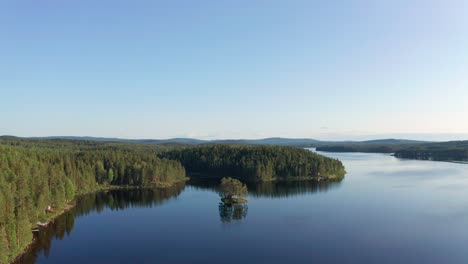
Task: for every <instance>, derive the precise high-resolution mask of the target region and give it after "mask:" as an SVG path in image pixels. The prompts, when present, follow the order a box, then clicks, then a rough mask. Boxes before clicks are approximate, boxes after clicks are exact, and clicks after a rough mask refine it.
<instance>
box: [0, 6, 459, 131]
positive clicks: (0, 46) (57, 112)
mask: <svg viewBox="0 0 468 264" xmlns="http://www.w3.org/2000/svg"><path fill="white" fill-rule="evenodd" d="M467 10H468V1H464V0H452V1H451V0H448V1H435V0H424V1H423V0H419V1H418V0H416V1H403V0H396V1H395V0H391V1H390V0H388V1H378V0H369V1H312V0H308V1H293V0H291V1H289V0H288V1H284V0H283V1H274V0H269V1H266V0H265V1H254V0H240V1H220V0H213V1H203V0H200V1H177V0H176V1H156V0H151V1H150V0H147V1H141V0H137V1H118V0H100V1H94V0H93V1H91V0H79V1H78V0H72V1H59V0H55V1H51V0H43V1H33V0H30V1H22V0H18V1H9V0H0V33H1V34H0V135H2V134H10V135H17V136H49V135H76V136H83V135H88V136H103V137H124V138H170V137H195V138H204V139H212V138H261V137H270V136H282V137H309V138H320V139H332V138H333V139H339V138H341V139H353V138H357V137H366V136H369V137H376V135H378V136H380V135H382V136H383V135H400V137H417V138H424V137H426V138H427V137H431V138H434V139H437V137H438V136H437V135H438V134H444V135H445V136H444V137H447V138H456V137H463V135H466V134H467V133H468V122H467V118H468V103H467V101H468V49H467V47H468V15H467ZM412 135H413V136H412ZM428 135H430V136H428ZM440 139H442V136H441V137H440ZM443 139H445V138H443ZM465 139H466V138H465Z"/></svg>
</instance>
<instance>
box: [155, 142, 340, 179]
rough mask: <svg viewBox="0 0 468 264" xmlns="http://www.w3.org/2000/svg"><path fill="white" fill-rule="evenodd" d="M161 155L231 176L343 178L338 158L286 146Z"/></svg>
mask: <svg viewBox="0 0 468 264" xmlns="http://www.w3.org/2000/svg"><path fill="white" fill-rule="evenodd" d="M160 157H162V158H167V159H174V160H178V161H180V162H181V163H182V164H183V166H184V167H185V169H186V170H187V172H188V173H189V174H191V175H194V174H195V175H198V174H207V175H212V176H215V177H220V178H221V177H223V176H231V177H235V178H238V179H242V180H246V181H251V180H254V181H269V180H280V179H284V180H286V179H287V180H293V179H312V178H317V177H322V178H327V179H330V180H335V179H336V180H339V179H341V178H343V176H344V174H345V169H344V166H343V164H342V163H341V162H340V161H339V160H336V159H332V158H327V157H324V156H322V155H319V154H316V153H313V152H311V151H309V150H305V149H301V148H294V147H283V146H246V145H205V146H196V147H189V148H181V149H174V150H170V151H167V152H163V153H160Z"/></svg>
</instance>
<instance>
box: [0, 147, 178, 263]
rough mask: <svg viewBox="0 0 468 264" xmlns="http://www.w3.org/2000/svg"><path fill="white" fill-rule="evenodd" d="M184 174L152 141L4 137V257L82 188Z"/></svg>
mask: <svg viewBox="0 0 468 264" xmlns="http://www.w3.org/2000/svg"><path fill="white" fill-rule="evenodd" d="M120 145H121V146H120ZM184 180H185V170H184V168H183V167H182V165H181V164H180V163H179V162H178V161H173V160H167V159H161V158H158V157H157V155H156V150H155V149H154V148H149V147H146V146H138V145H133V146H128V145H123V144H119V145H115V144H102V143H95V142H71V141H62V140H58V141H28V140H15V139H2V140H0V263H2V264H3V263H8V262H9V261H11V260H12V259H14V257H16V256H17V255H18V254H20V253H21V252H22V251H23V250H24V248H25V247H26V246H27V245H28V244H29V243H30V242H31V240H32V232H31V229H32V227H33V226H35V224H36V223H37V222H38V221H43V222H45V221H47V220H48V218H50V217H51V216H53V212H60V211H62V210H63V209H64V208H65V207H67V206H69V205H68V204H67V203H69V202H71V201H72V200H73V199H74V198H75V195H77V194H82V193H87V192H91V191H94V190H97V189H99V188H100V187H101V186H107V185H111V184H112V185H129V186H139V187H145V186H148V187H150V186H167V185H171V184H173V183H176V182H180V181H184ZM49 206H50V209H51V210H50V211H49V212H47V211H46V209H47V208H49Z"/></svg>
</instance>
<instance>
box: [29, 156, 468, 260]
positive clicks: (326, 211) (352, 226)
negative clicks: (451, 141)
mask: <svg viewBox="0 0 468 264" xmlns="http://www.w3.org/2000/svg"><path fill="white" fill-rule="evenodd" d="M325 154H326V155H328V156H333V157H336V158H339V159H341V160H342V161H343V162H344V164H345V166H346V170H347V172H348V174H347V175H346V177H345V179H344V180H343V181H342V182H340V183H331V184H325V183H322V184H320V185H317V184H316V183H311V182H308V183H266V184H260V185H251V186H249V191H250V194H249V197H248V198H249V202H248V204H247V205H246V206H242V207H238V208H225V207H220V205H219V196H218V194H217V193H216V191H215V190H214V189H213V187H214V186H212V185H211V184H209V183H197V184H195V185H185V186H183V185H182V186H177V187H174V188H171V189H168V190H154V191H151V190H133V191H113V192H108V193H99V194H93V195H89V196H86V197H84V198H83V199H81V200H80V201H79V203H78V207H77V208H76V209H75V210H73V211H71V212H69V213H68V214H66V215H64V216H62V217H61V218H60V219H58V220H57V221H56V222H55V224H54V225H53V226H51V227H50V228H48V229H47V230H44V231H43V232H42V233H41V234H40V235H39V240H38V241H39V242H38V243H36V244H35V247H34V249H33V250H32V251H31V252H30V253H29V254H28V255H27V256H25V258H24V259H23V261H24V262H26V263H28V262H37V263H468V250H467V249H466V248H467V245H468V165H463V164H454V163H443V162H430V161H412V160H398V159H396V158H394V157H391V156H388V155H383V154H360V153H354V154H337V153H328V154H327V153H325Z"/></svg>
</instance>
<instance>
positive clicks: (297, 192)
mask: <svg viewBox="0 0 468 264" xmlns="http://www.w3.org/2000/svg"><path fill="white" fill-rule="evenodd" d="M246 184H247V188H248V192H249V196H252V197H270V198H285V197H293V196H301V195H306V194H310V193H316V192H327V191H329V190H332V189H334V188H338V187H339V186H340V184H341V182H333V181H321V182H317V181H313V180H311V181H270V182H247V183H246ZM190 185H191V186H193V187H195V188H196V189H197V188H198V189H202V190H203V189H204V190H206V189H208V190H212V191H215V192H219V190H218V186H219V181H218V180H211V179H209V180H198V181H190Z"/></svg>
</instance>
